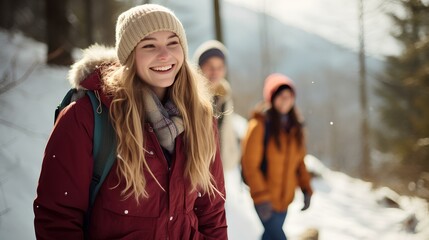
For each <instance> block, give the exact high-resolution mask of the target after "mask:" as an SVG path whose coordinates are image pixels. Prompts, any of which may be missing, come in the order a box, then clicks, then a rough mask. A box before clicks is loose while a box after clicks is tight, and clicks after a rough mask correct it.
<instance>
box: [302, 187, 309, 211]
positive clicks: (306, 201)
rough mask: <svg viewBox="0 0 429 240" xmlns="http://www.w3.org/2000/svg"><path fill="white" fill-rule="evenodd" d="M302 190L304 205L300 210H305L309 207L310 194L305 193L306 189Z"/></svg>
mask: <svg viewBox="0 0 429 240" xmlns="http://www.w3.org/2000/svg"><path fill="white" fill-rule="evenodd" d="M302 192H303V193H304V206H303V207H302V209H301V211H305V210H307V209H308V208H309V207H310V202H311V194H309V193H307V192H306V191H302Z"/></svg>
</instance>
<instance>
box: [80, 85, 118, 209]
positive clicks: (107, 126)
mask: <svg viewBox="0 0 429 240" xmlns="http://www.w3.org/2000/svg"><path fill="white" fill-rule="evenodd" d="M87 95H88V96H89V98H90V99H91V104H92V109H93V110H94V146H93V156H94V167H93V176H92V181H91V186H90V207H92V205H93V204H94V201H95V197H96V195H97V193H98V191H99V190H100V187H101V185H102V183H103V181H104V180H105V179H106V176H107V174H108V173H109V171H110V169H111V168H112V165H113V163H114V162H115V160H116V134H115V131H114V129H113V127H112V124H111V122H110V120H109V110H108V108H107V107H106V106H104V105H103V104H102V103H101V102H100V100H98V98H97V96H95V93H94V92H93V91H87Z"/></svg>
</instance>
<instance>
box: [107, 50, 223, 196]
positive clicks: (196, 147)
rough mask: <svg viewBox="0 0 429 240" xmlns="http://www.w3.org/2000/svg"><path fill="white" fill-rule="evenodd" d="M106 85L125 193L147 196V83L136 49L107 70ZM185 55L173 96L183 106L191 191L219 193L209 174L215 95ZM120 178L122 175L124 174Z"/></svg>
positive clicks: (187, 171)
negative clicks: (139, 68) (139, 73)
mask: <svg viewBox="0 0 429 240" xmlns="http://www.w3.org/2000/svg"><path fill="white" fill-rule="evenodd" d="M102 75H103V79H104V90H105V91H106V93H108V94H110V95H112V97H113V100H112V104H111V106H110V117H111V120H112V123H113V127H114V129H115V131H116V135H117V142H118V145H117V153H118V168H117V173H118V174H120V175H122V176H123V179H124V180H125V188H124V189H123V191H122V194H123V195H125V198H128V197H130V196H131V195H134V197H135V198H136V200H137V201H139V199H140V198H142V197H144V198H148V197H149V194H148V192H147V191H146V183H147V179H146V177H147V176H144V174H143V169H147V170H148V172H149V173H150V175H151V177H153V178H154V179H155V181H156V182H157V183H158V185H159V186H160V187H161V188H162V186H161V185H160V184H159V182H158V181H157V179H156V178H155V176H154V174H153V173H152V171H151V169H150V168H149V165H148V163H147V161H146V159H145V154H144V152H145V151H146V150H145V148H144V146H145V144H144V136H143V133H144V132H143V124H144V119H145V111H144V104H143V101H142V99H143V97H142V94H143V92H144V88H145V87H147V86H146V85H145V83H144V82H143V81H142V80H140V79H139V78H138V76H137V74H136V66H135V57H134V51H133V52H132V53H131V54H130V57H129V58H128V60H127V61H126V63H125V65H124V66H118V65H115V66H111V67H110V68H107V69H106V70H105V71H103V74H102ZM200 78H202V79H204V78H203V77H202V75H201V74H199V73H198V72H197V71H196V70H194V67H192V66H190V65H189V63H188V62H187V61H186V60H185V61H184V63H183V65H182V67H181V68H180V70H179V72H178V73H177V76H176V80H175V81H174V83H173V85H172V86H171V87H169V88H170V89H169V91H167V92H168V93H169V97H170V98H171V100H172V101H173V102H174V103H175V104H176V106H177V108H178V109H179V111H180V113H181V115H182V118H183V124H184V145H185V146H184V147H185V151H184V152H185V153H186V167H185V172H184V176H185V177H187V178H189V180H190V182H191V190H192V191H194V190H197V189H198V190H200V191H202V192H203V193H208V194H209V195H211V196H213V195H214V194H215V193H219V194H220V192H219V191H218V190H217V187H216V186H215V181H214V179H213V176H212V175H211V173H210V170H209V169H210V165H211V163H212V162H213V161H214V158H215V154H216V148H217V144H216V138H215V128H214V127H208V126H214V125H213V121H214V118H213V108H212V105H211V100H210V99H211V95H210V94H209V91H208V90H207V87H206V86H205V79H204V80H202V79H200ZM120 179H121V178H120Z"/></svg>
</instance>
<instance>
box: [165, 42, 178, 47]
mask: <svg viewBox="0 0 429 240" xmlns="http://www.w3.org/2000/svg"><path fill="white" fill-rule="evenodd" d="M177 44H179V42H178V41H173V42H170V43H169V44H168V45H169V46H175V45H177Z"/></svg>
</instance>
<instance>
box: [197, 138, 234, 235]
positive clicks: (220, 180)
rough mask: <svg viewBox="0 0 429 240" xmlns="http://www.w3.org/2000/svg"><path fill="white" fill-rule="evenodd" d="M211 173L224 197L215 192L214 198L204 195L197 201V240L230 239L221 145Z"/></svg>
mask: <svg viewBox="0 0 429 240" xmlns="http://www.w3.org/2000/svg"><path fill="white" fill-rule="evenodd" d="M210 172H211V174H212V176H213V179H214V181H215V182H214V184H215V186H216V189H217V190H218V191H219V193H220V194H222V196H221V195H220V194H219V193H216V192H215V195H214V196H209V194H204V195H202V196H201V197H199V198H197V199H196V201H195V205H194V206H195V209H196V211H195V214H196V216H197V218H198V234H199V235H200V236H199V238H197V239H213V240H214V239H216V240H218V239H219V240H225V239H228V233H227V223H226V214H225V199H226V191H225V180H224V175H223V167H222V160H221V157H220V151H219V144H218V147H217V151H216V156H215V160H214V162H213V163H212V165H211V167H210Z"/></svg>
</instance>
